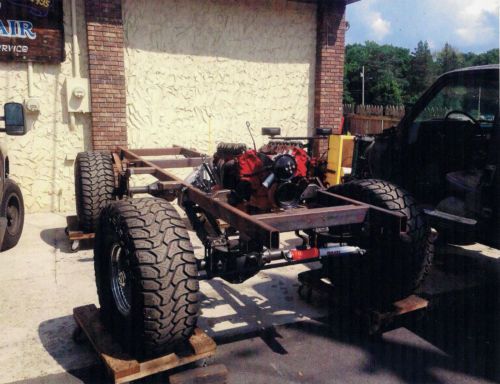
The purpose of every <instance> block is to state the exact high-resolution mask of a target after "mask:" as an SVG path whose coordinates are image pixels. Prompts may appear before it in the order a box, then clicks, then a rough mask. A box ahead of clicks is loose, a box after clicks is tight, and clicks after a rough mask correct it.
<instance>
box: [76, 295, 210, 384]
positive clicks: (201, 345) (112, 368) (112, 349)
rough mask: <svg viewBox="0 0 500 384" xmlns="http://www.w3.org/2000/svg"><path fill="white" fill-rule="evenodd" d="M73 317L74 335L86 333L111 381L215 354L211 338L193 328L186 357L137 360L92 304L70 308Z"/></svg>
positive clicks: (165, 368)
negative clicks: (108, 330)
mask: <svg viewBox="0 0 500 384" xmlns="http://www.w3.org/2000/svg"><path fill="white" fill-rule="evenodd" d="M73 317H74V318H75V321H76V323H77V325H78V328H77V331H76V333H75V336H76V337H78V332H83V334H85V336H87V338H88V340H89V341H90V342H91V344H92V346H93V347H94V349H95V351H96V352H97V354H98V355H99V357H100V358H101V360H102V361H103V362H104V364H105V365H106V368H107V370H108V372H109V374H110V376H111V378H112V379H113V380H114V383H115V384H119V383H127V382H130V381H132V380H137V379H140V378H143V377H146V376H150V375H154V374H156V373H159V372H164V371H168V370H170V369H172V368H176V367H180V366H182V365H186V364H189V363H192V362H195V361H198V360H202V359H206V358H209V357H211V356H213V355H214V354H215V351H216V348H217V346H216V344H215V342H214V341H213V339H212V338H210V337H209V336H208V335H207V334H206V333H205V332H203V331H202V330H201V329H199V328H196V330H195V332H194V334H193V336H191V338H190V339H189V344H190V346H191V348H192V351H190V352H192V353H190V354H187V355H186V356H178V355H177V354H176V353H170V354H168V355H165V356H161V357H158V358H155V359H150V360H145V361H139V360H136V359H134V358H133V357H131V356H129V355H128V354H126V353H125V352H123V350H122V348H121V346H120V345H119V343H118V342H117V341H115V340H113V337H112V336H111V334H110V333H109V332H107V331H106V330H105V329H104V326H103V325H102V323H101V321H100V318H99V310H98V309H97V308H96V306H95V305H93V304H91V305H86V306H83V307H78V308H74V309H73Z"/></svg>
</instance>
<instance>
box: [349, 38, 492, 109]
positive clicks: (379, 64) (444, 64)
mask: <svg viewBox="0 0 500 384" xmlns="http://www.w3.org/2000/svg"><path fill="white" fill-rule="evenodd" d="M498 63H499V50H498V49H492V50H490V51H487V52H484V53H481V54H475V53H472V52H469V53H461V52H459V51H458V50H456V49H455V48H453V47H452V46H451V45H450V44H448V43H446V44H445V46H444V47H443V49H441V50H440V51H439V52H437V53H436V54H435V55H434V56H433V55H432V53H431V50H430V48H429V44H428V43H427V42H423V41H420V42H419V43H418V45H417V47H416V48H415V49H414V51H413V52H410V50H408V49H405V48H401V47H395V46H392V45H387V44H386V45H379V44H377V43H375V42H373V41H367V42H365V44H351V45H347V46H346V59H345V68H344V103H346V104H351V103H357V104H361V89H362V85H361V84H362V78H361V71H362V67H363V66H365V103H366V104H383V105H390V104H392V105H400V104H404V103H413V102H415V101H416V100H417V98H418V97H419V96H420V95H421V94H422V92H424V91H425V90H426V89H427V88H428V87H429V86H430V85H431V84H432V82H433V81H434V80H435V79H436V77H437V76H439V75H440V74H442V73H445V72H448V71H451V70H453V69H457V68H463V67H469V66H474V65H485V64H498Z"/></svg>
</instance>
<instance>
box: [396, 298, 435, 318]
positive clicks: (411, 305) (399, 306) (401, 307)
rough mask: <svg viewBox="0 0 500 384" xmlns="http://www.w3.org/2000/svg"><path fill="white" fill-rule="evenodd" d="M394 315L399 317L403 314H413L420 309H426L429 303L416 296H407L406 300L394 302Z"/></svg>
mask: <svg viewBox="0 0 500 384" xmlns="http://www.w3.org/2000/svg"><path fill="white" fill-rule="evenodd" d="M393 305H394V308H396V310H395V311H394V315H396V316H400V315H404V314H405V313H410V312H415V311H418V310H420V309H424V308H427V306H428V305H429V301H427V300H425V299H423V298H421V297H420V296H417V295H411V296H408V297H407V298H406V299H403V300H399V301H396V302H395V303H394V304H393Z"/></svg>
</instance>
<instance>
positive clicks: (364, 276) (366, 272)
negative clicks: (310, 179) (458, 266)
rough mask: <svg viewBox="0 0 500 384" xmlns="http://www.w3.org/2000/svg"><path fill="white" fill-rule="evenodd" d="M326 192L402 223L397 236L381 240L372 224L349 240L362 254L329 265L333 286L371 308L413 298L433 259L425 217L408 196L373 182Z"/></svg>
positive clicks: (396, 188)
mask: <svg viewBox="0 0 500 384" xmlns="http://www.w3.org/2000/svg"><path fill="white" fill-rule="evenodd" d="M329 191H330V192H333V193H336V194H339V195H343V196H346V197H349V198H351V199H354V200H358V201H362V202H364V203H368V204H371V205H375V206H377V207H380V208H385V209H387V210H390V211H394V212H399V213H402V214H404V215H405V216H406V218H407V221H406V232H404V233H403V234H402V235H401V236H399V237H398V236H396V237H390V236H385V235H384V234H381V233H380V228H376V227H374V225H373V224H372V225H371V228H369V229H368V231H365V234H364V235H363V234H361V235H360V236H354V238H353V239H356V238H357V239H358V240H354V241H353V240H351V242H354V243H357V245H360V247H362V248H364V249H365V250H366V251H367V252H366V254H365V255H363V256H360V257H359V258H357V259H356V260H355V262H354V265H352V264H349V260H343V259H336V260H329V261H328V263H327V264H326V265H325V269H326V270H327V275H328V276H329V277H330V279H331V280H332V282H333V283H334V285H335V283H337V284H338V285H339V286H340V287H341V288H343V289H344V290H345V291H348V293H345V294H346V295H347V296H349V297H350V298H351V299H353V300H354V301H355V302H357V303H359V302H360V301H361V302H362V303H363V304H365V305H370V306H373V305H375V306H385V305H388V304H390V303H392V302H394V301H395V300H398V299H402V298H404V297H407V296H408V295H410V294H412V293H413V292H414V291H415V290H416V289H417V288H418V287H419V286H420V285H421V284H422V282H423V280H424V278H425V276H426V274H427V272H428V271H429V269H430V266H431V264H432V259H433V256H434V245H433V243H432V241H431V236H430V228H429V226H428V224H427V220H426V217H425V213H424V212H423V210H422V209H421V208H420V207H419V206H418V204H417V203H416V201H415V199H414V198H413V197H412V195H411V194H410V193H409V192H407V191H405V190H404V189H402V188H400V187H398V186H396V185H394V184H392V183H390V182H387V181H383V180H375V179H367V180H356V181H353V182H350V183H346V184H341V185H337V186H334V187H331V188H330V189H329ZM366 232H367V233H366ZM358 235H359V234H358ZM360 238H361V240H360ZM360 295H361V297H360Z"/></svg>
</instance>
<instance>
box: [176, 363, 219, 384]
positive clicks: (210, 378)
mask: <svg viewBox="0 0 500 384" xmlns="http://www.w3.org/2000/svg"><path fill="white" fill-rule="evenodd" d="M227 374H228V371H227V368H226V366H225V365H223V364H217V365H211V366H209V367H204V368H197V369H190V370H189V371H185V372H180V373H176V374H175V375H172V376H170V377H169V378H168V381H169V383H170V384H225V383H227Z"/></svg>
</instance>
